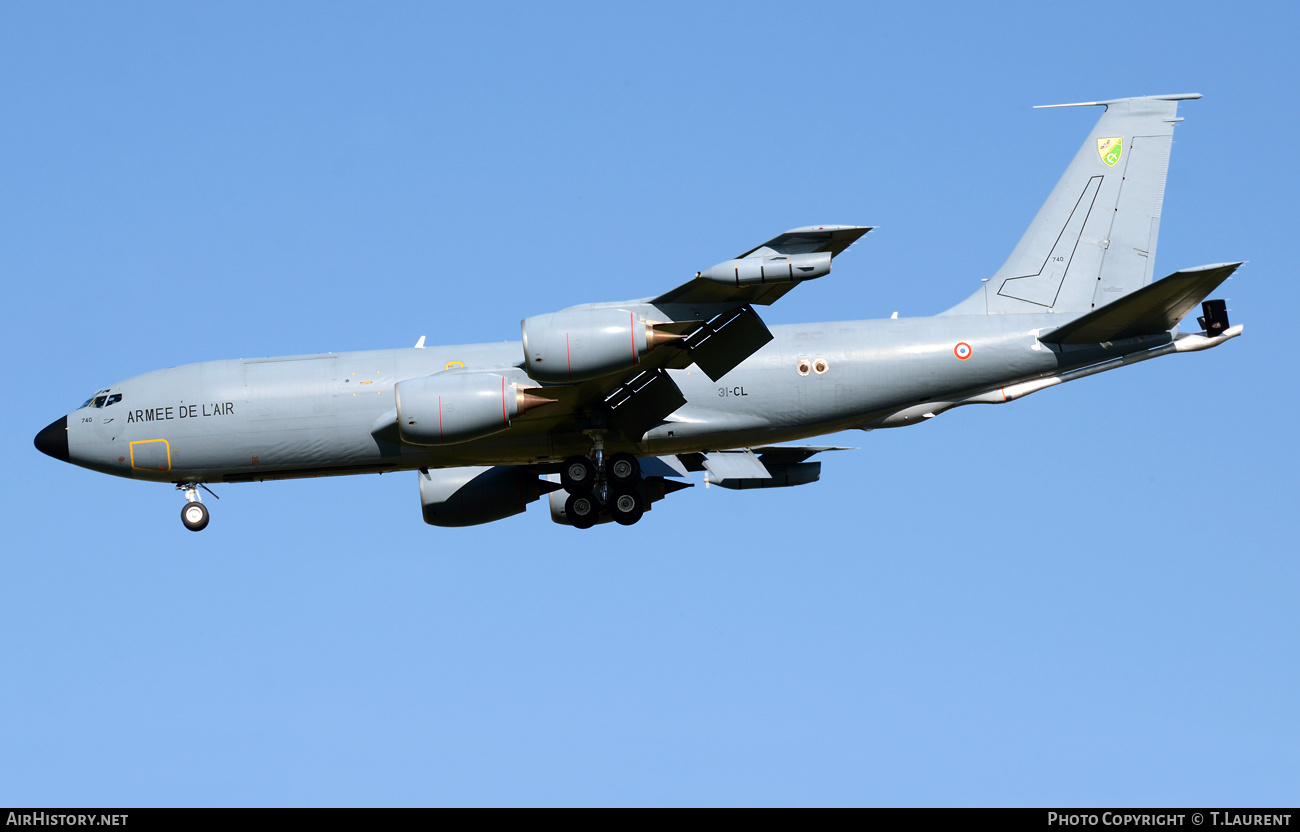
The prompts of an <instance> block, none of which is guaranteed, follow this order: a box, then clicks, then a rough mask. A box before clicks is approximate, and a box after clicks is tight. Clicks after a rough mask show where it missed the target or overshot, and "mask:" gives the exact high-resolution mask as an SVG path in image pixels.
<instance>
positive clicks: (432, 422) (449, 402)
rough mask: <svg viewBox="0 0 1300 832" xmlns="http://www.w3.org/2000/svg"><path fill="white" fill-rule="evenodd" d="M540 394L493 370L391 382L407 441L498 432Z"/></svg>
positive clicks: (538, 401)
mask: <svg viewBox="0 0 1300 832" xmlns="http://www.w3.org/2000/svg"><path fill="white" fill-rule="evenodd" d="M552 401H553V400H552V399H545V398H542V397H540V396H534V395H532V394H531V393H525V392H524V391H523V390H520V389H519V388H518V387H515V386H514V385H512V384H511V383H510V382H509V381H507V380H506V377H505V376H502V375H498V374H497V373H484V372H469V373H465V372H457V371H451V372H444V373H435V374H433V375H431V376H425V377H424V378H414V379H408V380H407V381H400V382H398V383H397V431H398V434H399V435H400V436H401V438H402V441H403V442H406V443H409V444H411V445H451V444H454V443H456V442H468V441H469V440H471V439H479V438H481V437H484V436H491V435H492V434H494V433H500V432H501V431H503V430H505V429H506V428H508V427H510V420H511V419H513V418H515V417H516V416H519V415H520V414H521V413H523V412H524V411H526V410H529V409H531V408H534V407H537V406H539V405H543V404H550V403H551V402H552Z"/></svg>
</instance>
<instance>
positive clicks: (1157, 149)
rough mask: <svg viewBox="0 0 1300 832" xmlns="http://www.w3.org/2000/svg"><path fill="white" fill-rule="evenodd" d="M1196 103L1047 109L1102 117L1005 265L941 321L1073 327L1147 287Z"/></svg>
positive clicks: (1164, 100) (1162, 99)
mask: <svg viewBox="0 0 1300 832" xmlns="http://www.w3.org/2000/svg"><path fill="white" fill-rule="evenodd" d="M1200 97H1201V96H1200V95H1198V94H1190V95H1162V96H1150V97H1146V98H1122V99H1118V100H1115V101H1092V102H1087V103H1086V104H1056V105H1049V106H1054V107H1084V106H1103V107H1105V108H1106V112H1105V113H1103V114H1102V116H1101V118H1100V119H1098V120H1097V124H1096V126H1094V127H1093V128H1092V132H1091V133H1089V134H1088V138H1087V139H1086V140H1085V141H1084V143H1083V147H1081V148H1080V149H1079V152H1078V154H1076V155H1075V157H1074V161H1073V162H1071V163H1070V167H1069V168H1067V169H1066V171H1065V175H1064V176H1062V177H1061V180H1060V181H1059V182H1057V183H1056V187H1055V188H1054V189H1052V194H1051V196H1049V197H1048V199H1047V202H1046V203H1044V204H1043V207H1042V208H1040V209H1039V211H1038V215H1037V216H1035V217H1034V221H1033V222H1032V223H1031V224H1030V226H1029V229H1028V230H1027V231H1025V235H1024V236H1023V237H1021V238H1020V242H1019V243H1018V244H1017V245H1016V248H1015V250H1014V251H1012V252H1011V256H1010V257H1008V258H1007V262H1005V263H1003V264H1002V268H1000V269H998V271H997V273H996V274H995V275H993V277H992V278H990V279H989V280H988V281H987V282H985V283H984V285H983V286H981V287H980V289H979V291H977V292H976V293H975V294H973V295H971V296H970V297H969V298H967V299H966V300H964V301H962V302H961V303H959V304H958V305H956V306H954V307H953V308H952V309H949V310H948V311H947V312H945V313H943V314H945V315H985V314H988V315H1000V314H1009V313H1024V312H1034V313H1043V312H1053V313H1059V314H1065V315H1070V316H1074V317H1077V316H1079V315H1082V314H1085V313H1087V312H1089V311H1091V310H1092V309H1094V308H1096V307H1099V306H1104V305H1105V304H1107V303H1110V302H1111V301H1113V300H1116V299H1118V298H1121V297H1123V296H1124V295H1126V294H1128V293H1129V292H1132V291H1134V290H1135V289H1140V288H1142V287H1143V286H1145V285H1146V284H1148V283H1150V282H1151V275H1152V268H1153V266H1154V263H1155V257H1156V234H1157V232H1158V231H1159V228H1160V209H1161V205H1162V203H1163V201H1164V195H1165V174H1166V172H1167V171H1168V169H1169V148H1170V145H1171V143H1172V141H1173V134H1174V124H1175V123H1176V122H1178V121H1179V120H1180V119H1179V118H1178V117H1177V113H1178V102H1179V101H1182V100H1185V99H1190V98H1200Z"/></svg>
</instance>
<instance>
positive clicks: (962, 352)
mask: <svg viewBox="0 0 1300 832" xmlns="http://www.w3.org/2000/svg"><path fill="white" fill-rule="evenodd" d="M952 354H953V355H955V356H957V357H958V358H960V359H961V360H962V361H965V360H966V359H968V358H970V344H968V343H966V342H965V341H962V342H961V343H959V344H958V345H957V346H955V347H953V348H952Z"/></svg>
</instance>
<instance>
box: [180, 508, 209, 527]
mask: <svg viewBox="0 0 1300 832" xmlns="http://www.w3.org/2000/svg"><path fill="white" fill-rule="evenodd" d="M181 522H182V523H184V524H185V528H187V529H189V530H190V531H192V532H201V531H203V530H204V529H206V528H207V527H208V507H207V506H205V505H203V503H200V502H198V501H195V502H193V503H186V504H185V507H184V508H182V509H181Z"/></svg>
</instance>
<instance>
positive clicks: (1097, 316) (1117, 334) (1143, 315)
mask: <svg viewBox="0 0 1300 832" xmlns="http://www.w3.org/2000/svg"><path fill="white" fill-rule="evenodd" d="M1240 265H1241V263H1219V264H1216V265H1213V266H1198V267H1197V268H1194V269H1182V270H1180V271H1176V272H1174V273H1173V274H1171V275H1169V276H1168V277H1164V278H1161V279H1160V280H1157V281H1155V282H1153V283H1148V284H1147V285H1146V286H1143V287H1142V288H1141V289H1138V290H1137V291H1135V292H1131V293H1129V294H1127V295H1125V296H1124V297H1122V298H1120V299H1119V300H1116V301H1114V302H1112V303H1108V304H1106V305H1105V306H1103V307H1101V308H1100V309H1094V310H1092V311H1091V312H1089V313H1088V314H1086V315H1084V316H1082V317H1079V318H1076V319H1075V320H1073V321H1070V322H1069V323H1068V324H1066V325H1065V326H1062V327H1058V328H1056V329H1054V330H1052V331H1051V332H1049V333H1047V334H1045V335H1040V336H1039V337H1038V340H1040V341H1043V342H1044V343H1049V344H1100V343H1102V342H1103V341H1119V340H1121V339H1124V338H1136V337H1139V336H1142V335H1159V334H1160V333H1161V332H1168V331H1169V330H1171V329H1173V328H1174V327H1175V326H1177V325H1178V322H1179V321H1181V320H1182V319H1183V317H1184V316H1185V315H1187V313H1188V312H1190V311H1192V310H1193V309H1194V308H1196V304H1198V303H1200V302H1201V301H1203V300H1205V298H1206V297H1207V296H1208V295H1209V294H1210V292H1213V291H1214V290H1215V289H1217V288H1218V287H1219V284H1220V283H1222V282H1223V281H1225V280H1227V279H1228V278H1229V277H1231V276H1232V273H1233V272H1235V271H1236V270H1237V267H1238V266H1240Z"/></svg>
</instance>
